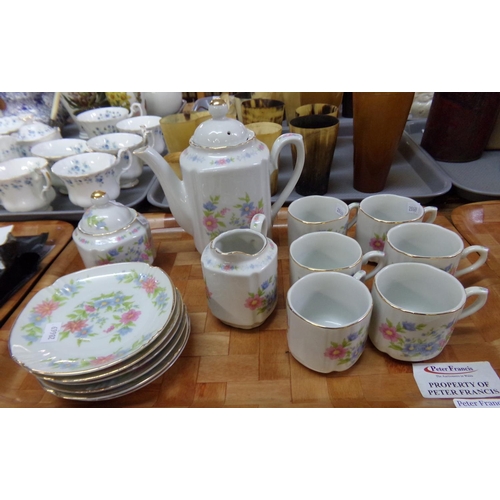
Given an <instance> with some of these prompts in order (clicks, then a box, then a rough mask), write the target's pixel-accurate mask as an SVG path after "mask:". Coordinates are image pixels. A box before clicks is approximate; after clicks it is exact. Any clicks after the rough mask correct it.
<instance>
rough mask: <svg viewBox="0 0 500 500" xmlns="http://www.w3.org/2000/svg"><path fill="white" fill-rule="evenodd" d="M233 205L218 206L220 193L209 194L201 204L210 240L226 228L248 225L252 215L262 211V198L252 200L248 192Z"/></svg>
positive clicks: (204, 223)
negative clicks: (215, 194) (206, 199)
mask: <svg viewBox="0 0 500 500" xmlns="http://www.w3.org/2000/svg"><path fill="white" fill-rule="evenodd" d="M238 200H239V201H240V202H241V203H238V204H236V205H234V206H233V207H231V208H229V207H220V206H219V205H220V195H217V196H210V199H209V200H208V201H206V202H205V203H204V204H203V225H204V226H205V230H206V232H207V235H208V236H209V237H210V239H211V240H213V239H214V238H216V237H217V236H219V234H221V233H222V232H224V231H226V230H228V229H235V228H245V229H248V228H249V227H250V222H251V220H252V217H253V216H254V215H256V214H262V213H264V200H263V199H262V198H261V199H260V200H258V201H254V200H252V199H251V198H250V196H249V194H248V193H245V196H243V197H241V198H238Z"/></svg>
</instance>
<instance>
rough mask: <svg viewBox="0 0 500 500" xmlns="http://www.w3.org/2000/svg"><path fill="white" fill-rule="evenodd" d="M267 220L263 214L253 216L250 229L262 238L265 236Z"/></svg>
mask: <svg viewBox="0 0 500 500" xmlns="http://www.w3.org/2000/svg"><path fill="white" fill-rule="evenodd" d="M267 225H268V224H267V218H266V216H265V215H264V214H255V215H254V216H253V217H252V221H251V222H250V229H252V230H253V231H256V232H258V233H260V234H263V235H264V236H265V235H266V234H267Z"/></svg>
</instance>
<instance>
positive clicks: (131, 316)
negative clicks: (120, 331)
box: [120, 309, 141, 323]
mask: <svg viewBox="0 0 500 500" xmlns="http://www.w3.org/2000/svg"><path fill="white" fill-rule="evenodd" d="M140 315H141V311H136V310H135V309H131V310H130V311H127V312H126V313H123V314H122V317H121V318H120V321H121V322H122V323H131V322H132V321H136V320H137V318H138V317H139V316H140Z"/></svg>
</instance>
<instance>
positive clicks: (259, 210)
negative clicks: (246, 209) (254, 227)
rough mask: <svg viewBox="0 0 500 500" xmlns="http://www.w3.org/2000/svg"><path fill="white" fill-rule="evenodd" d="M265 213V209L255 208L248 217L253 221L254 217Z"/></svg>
mask: <svg viewBox="0 0 500 500" xmlns="http://www.w3.org/2000/svg"><path fill="white" fill-rule="evenodd" d="M263 213H264V209H263V208H254V209H253V210H252V211H251V212H250V213H249V214H248V215H247V217H248V218H249V219H250V220H252V218H253V216H254V215H257V214H263Z"/></svg>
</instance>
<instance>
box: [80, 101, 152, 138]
mask: <svg viewBox="0 0 500 500" xmlns="http://www.w3.org/2000/svg"><path fill="white" fill-rule="evenodd" d="M141 113H142V108H141V105H140V104H139V103H137V102H134V103H133V104H132V105H131V106H130V112H129V110H128V109H127V108H122V107H120V106H108V107H106V108H96V109H89V110H88V111H84V112H83V113H80V114H79V115H77V116H76V121H77V124H78V125H79V126H81V127H82V128H83V130H85V132H86V133H87V135H88V136H89V138H90V137H96V136H98V135H103V134H112V133H114V132H118V128H117V123H119V122H120V121H122V120H124V119H125V118H127V117H131V116H134V115H135V114H141Z"/></svg>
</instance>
